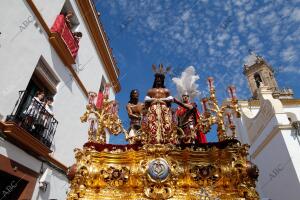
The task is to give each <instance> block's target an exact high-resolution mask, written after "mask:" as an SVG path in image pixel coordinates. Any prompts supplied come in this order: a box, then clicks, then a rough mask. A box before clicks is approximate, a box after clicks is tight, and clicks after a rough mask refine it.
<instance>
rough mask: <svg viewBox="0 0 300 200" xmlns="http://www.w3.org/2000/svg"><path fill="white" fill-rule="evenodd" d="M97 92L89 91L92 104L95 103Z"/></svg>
mask: <svg viewBox="0 0 300 200" xmlns="http://www.w3.org/2000/svg"><path fill="white" fill-rule="evenodd" d="M96 96H97V94H96V93H95V92H89V93H88V101H89V104H90V105H95V97H96Z"/></svg>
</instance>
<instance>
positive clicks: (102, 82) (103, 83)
mask: <svg viewBox="0 0 300 200" xmlns="http://www.w3.org/2000/svg"><path fill="white" fill-rule="evenodd" d="M105 84H106V80H105V78H104V76H103V75H102V78H101V84H100V88H99V92H103V91H104V89H105Z"/></svg>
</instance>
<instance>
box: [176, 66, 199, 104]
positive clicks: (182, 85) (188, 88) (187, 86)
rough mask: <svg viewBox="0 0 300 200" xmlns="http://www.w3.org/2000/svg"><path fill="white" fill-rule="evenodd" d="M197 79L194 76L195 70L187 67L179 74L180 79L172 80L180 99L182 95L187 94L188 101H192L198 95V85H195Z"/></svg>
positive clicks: (197, 77) (195, 75)
mask: <svg viewBox="0 0 300 200" xmlns="http://www.w3.org/2000/svg"><path fill="white" fill-rule="evenodd" d="M198 79H199V76H198V75H197V74H196V70H195V68H194V67H193V66H189V67H187V68H186V69H185V70H184V71H183V72H182V73H181V76H180V77H174V78H172V81H173V82H174V83H175V85H176V89H177V92H178V95H179V96H180V97H181V95H182V94H184V93H188V95H189V96H190V99H191V100H193V99H194V98H195V97H198V96H199V95H200V91H199V90H198V84H197V83H196V81H197V80H198Z"/></svg>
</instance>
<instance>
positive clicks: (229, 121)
mask: <svg viewBox="0 0 300 200" xmlns="http://www.w3.org/2000/svg"><path fill="white" fill-rule="evenodd" d="M226 115H227V118H228V123H229V125H231V124H232V121H231V114H230V113H226Z"/></svg>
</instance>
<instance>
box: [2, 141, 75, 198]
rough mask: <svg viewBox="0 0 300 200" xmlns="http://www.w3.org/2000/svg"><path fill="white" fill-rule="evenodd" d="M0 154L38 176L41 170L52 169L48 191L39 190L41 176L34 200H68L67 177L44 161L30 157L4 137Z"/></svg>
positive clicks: (37, 183)
mask: <svg viewBox="0 0 300 200" xmlns="http://www.w3.org/2000/svg"><path fill="white" fill-rule="evenodd" d="M0 154H1V155H3V156H5V157H8V158H9V159H11V160H13V161H15V162H17V163H19V164H21V165H23V166H25V167H27V168H29V169H31V170H33V171H34V172H36V173H38V174H40V171H41V169H42V170H43V171H45V170H46V169H47V168H49V169H51V171H52V176H51V178H50V183H49V184H48V188H47V190H46V191H42V190H40V189H39V179H40V177H41V176H42V174H40V175H39V177H38V180H37V182H36V186H35V190H34V193H33V196H32V199H36V200H37V199H41V200H45V199H66V196H67V191H68V187H69V184H68V180H67V178H66V176H65V175H63V174H61V173H60V172H59V171H57V170H55V169H54V168H52V167H50V166H49V165H47V164H46V163H43V164H42V161H40V160H38V159H36V158H35V157H33V156H31V155H29V154H28V153H26V152H25V151H23V150H22V149H20V148H18V147H17V146H15V145H14V144H12V143H10V142H8V141H6V140H4V139H3V138H2V137H0Z"/></svg>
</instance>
